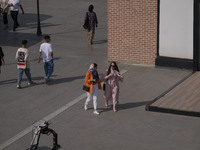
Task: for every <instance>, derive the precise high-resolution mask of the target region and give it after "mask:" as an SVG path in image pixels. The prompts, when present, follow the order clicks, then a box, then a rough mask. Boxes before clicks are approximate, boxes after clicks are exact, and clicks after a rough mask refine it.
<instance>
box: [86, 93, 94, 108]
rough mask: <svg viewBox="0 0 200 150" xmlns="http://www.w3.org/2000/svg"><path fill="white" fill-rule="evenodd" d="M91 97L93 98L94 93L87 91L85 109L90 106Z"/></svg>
mask: <svg viewBox="0 0 200 150" xmlns="http://www.w3.org/2000/svg"><path fill="white" fill-rule="evenodd" d="M91 99H92V94H90V93H87V99H86V101H85V105H84V109H85V110H87V109H88V108H87V106H88V104H89V102H90V101H91Z"/></svg>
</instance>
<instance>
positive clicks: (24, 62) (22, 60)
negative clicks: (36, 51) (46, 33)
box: [15, 40, 34, 89]
mask: <svg viewBox="0 0 200 150" xmlns="http://www.w3.org/2000/svg"><path fill="white" fill-rule="evenodd" d="M27 43H28V41H27V40H22V47H21V48H19V49H18V50H17V52H16V57H15V58H16V59H17V68H18V81H17V88H19V89H20V88H21V81H22V75H23V72H25V74H26V77H27V79H28V85H32V84H34V82H33V81H32V78H31V73H30V62H29V60H28V57H29V55H28V49H27V48H26V47H27Z"/></svg>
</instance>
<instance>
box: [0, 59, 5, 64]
mask: <svg viewBox="0 0 200 150" xmlns="http://www.w3.org/2000/svg"><path fill="white" fill-rule="evenodd" d="M1 62H2V65H5V61H4V58H3V57H2V58H1Z"/></svg>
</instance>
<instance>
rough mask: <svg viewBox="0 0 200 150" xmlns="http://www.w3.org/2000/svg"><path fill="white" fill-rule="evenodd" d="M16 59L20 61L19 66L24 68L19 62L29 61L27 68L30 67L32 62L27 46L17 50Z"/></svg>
mask: <svg viewBox="0 0 200 150" xmlns="http://www.w3.org/2000/svg"><path fill="white" fill-rule="evenodd" d="M16 59H17V62H18V65H17V68H23V66H20V65H19V63H24V62H25V61H26V62H27V66H26V68H30V63H29V60H28V49H26V48H19V49H18V50H17V52H16Z"/></svg>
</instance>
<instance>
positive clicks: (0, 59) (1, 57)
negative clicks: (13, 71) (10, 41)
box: [0, 47, 5, 74]
mask: <svg viewBox="0 0 200 150" xmlns="http://www.w3.org/2000/svg"><path fill="white" fill-rule="evenodd" d="M2 65H5V61H4V53H3V50H2V48H1V47H0V74H1V66H2Z"/></svg>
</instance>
